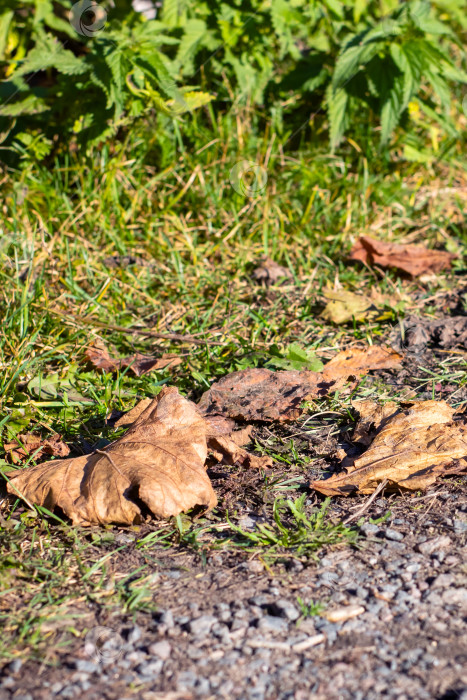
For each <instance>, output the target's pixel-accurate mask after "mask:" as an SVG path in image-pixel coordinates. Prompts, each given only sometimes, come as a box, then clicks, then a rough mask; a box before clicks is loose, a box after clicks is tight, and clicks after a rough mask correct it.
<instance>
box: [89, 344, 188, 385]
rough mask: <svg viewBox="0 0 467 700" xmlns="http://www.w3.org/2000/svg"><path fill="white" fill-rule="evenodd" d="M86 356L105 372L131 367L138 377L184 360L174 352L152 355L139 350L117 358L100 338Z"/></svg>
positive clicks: (94, 365)
mask: <svg viewBox="0 0 467 700" xmlns="http://www.w3.org/2000/svg"><path fill="white" fill-rule="evenodd" d="M85 358H86V360H87V361H88V362H89V363H90V364H91V365H92V366H93V367H94V368H95V369H100V370H102V371H103V372H116V371H117V370H122V369H125V368H126V367H129V370H130V371H131V372H133V374H135V375H136V376H137V377H140V376H141V375H143V374H147V373H148V372H151V371H152V370H161V369H165V368H166V367H176V366H177V365H179V364H180V363H181V362H182V359H181V357H179V356H178V355H174V354H166V355H162V357H152V356H151V355H142V354H141V353H139V352H137V353H135V354H134V355H129V356H128V357H122V358H121V359H116V358H114V357H111V355H110V354H109V351H108V349H107V347H106V346H105V344H104V343H103V342H102V341H100V340H97V341H95V343H94V344H93V345H90V346H89V347H88V348H86V352H85Z"/></svg>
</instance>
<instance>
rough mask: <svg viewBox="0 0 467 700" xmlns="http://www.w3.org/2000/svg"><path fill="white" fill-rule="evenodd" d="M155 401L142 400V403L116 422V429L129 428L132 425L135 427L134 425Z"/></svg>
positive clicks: (139, 402)
mask: <svg viewBox="0 0 467 700" xmlns="http://www.w3.org/2000/svg"><path fill="white" fill-rule="evenodd" d="M153 400H154V399H149V398H147V399H141V401H138V403H137V404H136V406H133V408H130V410H129V411H127V412H126V413H124V414H123V416H120V418H119V419H118V420H116V421H115V423H114V427H115V428H129V427H130V425H133V423H134V422H135V421H136V420H137V419H138V418H139V417H140V415H141V414H142V413H143V411H145V410H146V409H147V407H148V406H150V405H151V403H152V402H153Z"/></svg>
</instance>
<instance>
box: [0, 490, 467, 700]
mask: <svg viewBox="0 0 467 700" xmlns="http://www.w3.org/2000/svg"><path fill="white" fill-rule="evenodd" d="M448 488H453V487H449V486H446V485H443V491H446V490H447V489H448ZM400 500H401V501H402V503H401V505H400V506H398V503H399V500H396V499H394V500H392V501H391V500H390V499H378V501H377V502H376V503H374V504H372V508H371V509H370V510H369V512H368V513H367V514H366V517H367V518H368V519H369V518H372V519H377V518H379V517H381V516H382V515H384V508H386V509H387V510H389V509H390V510H391V512H392V514H393V518H392V519H391V527H388V526H387V524H386V522H384V523H382V524H381V525H378V526H377V525H374V524H373V523H369V522H367V523H364V524H363V525H361V526H360V528H359V529H360V532H361V534H362V538H361V540H360V542H359V544H358V547H355V548H350V547H342V548H340V549H336V550H334V551H333V550H328V551H324V552H322V555H321V559H320V560H319V561H314V560H310V561H309V562H308V565H306V562H305V566H304V567H303V568H302V569H301V570H298V569H291V568H290V567H289V568H287V567H286V566H283V567H282V568H281V566H280V565H279V566H277V567H269V568H265V567H264V566H263V567H262V568H261V570H254V569H252V568H251V567H250V566H249V565H248V566H244V564H245V561H244V560H242V559H240V560H239V559H237V558H236V557H234V556H232V558H231V560H229V558H228V557H227V556H225V557H224V558H223V560H222V561H223V562H224V563H223V564H222V565H220V564H219V560H218V559H217V560H215V559H213V560H212V561H211V560H210V558H209V556H208V557H207V559H206V562H205V563H203V562H202V561H201V560H200V559H199V558H197V557H196V555H189V554H186V555H183V556H182V555H180V556H178V557H177V566H178V567H179V568H177V569H174V562H173V560H172V561H171V559H170V557H171V556H173V552H170V551H169V552H168V553H167V554H164V551H163V550H161V551H160V552H158V560H161V561H163V557H164V556H166V557H167V563H166V566H165V568H164V567H162V566H159V565H157V567H158V568H157V571H158V572H159V574H160V581H159V582H158V585H159V586H160V588H159V589H158V591H156V599H155V603H156V605H157V607H158V609H159V611H158V612H156V613H152V614H151V613H143V612H141V613H134V614H132V615H128V616H124V615H123V616H121V617H118V616H117V615H115V614H114V616H111V617H109V618H108V619H107V620H103V621H102V620H99V624H101V625H105V626H107V627H110V628H111V629H113V630H114V631H115V635H114V637H113V638H111V639H109V640H107V641H108V642H109V650H108V658H100V657H99V656H98V655H93V656H92V658H90V656H88V655H87V653H86V651H85V646H84V642H83V640H78V641H75V643H74V646H73V647H71V648H69V649H67V648H66V647H64V648H63V650H59V649H58V650H57V652H56V653H57V654H58V660H57V663H54V664H50V665H45V666H43V665H42V662H41V661H34V660H24V661H23V660H22V659H19V658H18V659H14V660H11V659H10V660H9V661H8V662H7V663H6V664H5V666H4V668H3V671H2V674H3V675H2V677H1V678H0V700H13V699H14V700H18V698H21V697H23V698H26V699H27V698H32V700H49V698H57V699H59V698H80V700H81V698H86V700H102V699H105V700H130V699H133V698H140V697H141V698H143V700H153V699H155V698H158V697H166V698H174V700H175V699H176V700H188V698H190V699H191V700H198V699H201V698H203V699H204V698H220V699H221V700H222V699H224V698H225V700H250V699H251V700H309V698H313V700H334V699H336V700H337V699H339V700H380V698H388V699H389V700H408V699H410V700H433V699H435V698H436V699H437V700H441V699H443V700H449V699H450V698H453V699H455V700H467V672H466V659H467V641H466V639H465V623H464V620H463V615H465V611H466V609H467V580H466V572H465V561H466V559H467V543H466V535H465V533H464V532H463V531H462V532H461V531H460V529H459V528H457V530H456V529H455V528H454V525H453V523H455V522H456V520H457V521H458V520H459V519H460V518H459V506H461V505H462V504H461V502H460V499H459V500H456V499H440V507H439V509H436V508H435V507H433V506H431V508H430V510H429V512H428V513H425V510H424V509H408V508H404V507H403V499H400ZM422 503H423V502H422ZM382 509H383V512H382ZM427 509H428V504H427ZM252 519H253V516H252ZM250 563H251V562H250ZM257 563H259V562H257ZM155 566H156V565H155ZM463 567H464V568H463ZM174 571H177V573H179V574H180V576H179V577H178V578H176V577H174V576H173V572H174ZM298 599H300V600H301V601H302V602H303V604H304V605H307V606H311V607H310V610H311V612H315V613H316V614H312V615H309V616H304V615H303V613H302V609H304V608H303V607H302V605H300V604H299V602H298ZM318 602H319V603H320V604H321V605H322V606H323V611H322V615H325V614H328V613H329V611H332V610H338V611H339V615H337V616H336V619H337V618H339V619H340V621H338V622H331V621H329V620H327V619H325V617H323V616H322V615H321V614H318V613H319V609H317V608H316V607H314V605H313V604H315V603H318ZM352 610H354V611H355V610H358V615H357V616H355V617H351V616H350V614H351V613H352ZM86 624H87V629H89V623H88V622H87V623H86ZM97 624H98V623H97V622H96V626H97ZM83 639H84V637H83ZM106 644H107V642H106ZM119 645H120V646H119ZM104 646H105V645H104ZM102 650H103V652H105V651H106V650H105V649H104V647H103V648H102ZM104 656H105V654H104ZM41 669H42V670H41Z"/></svg>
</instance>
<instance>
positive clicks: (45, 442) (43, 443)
mask: <svg viewBox="0 0 467 700" xmlns="http://www.w3.org/2000/svg"><path fill="white" fill-rule="evenodd" d="M3 449H4V450H5V452H6V454H7V456H8V458H9V460H10V462H12V463H13V464H20V463H21V462H23V461H24V460H25V459H26V458H27V457H30V456H31V455H32V454H34V453H36V458H37V457H39V456H42V455H44V454H46V455H50V456H51V457H66V456H67V455H69V454H70V448H69V447H68V445H66V444H65V443H64V442H63V441H62V439H61V437H60V435H52V436H51V437H48V438H42V437H41V436H40V435H35V434H34V433H26V434H25V435H18V436H17V437H16V439H15V440H13V441H12V442H6V443H4V445H3Z"/></svg>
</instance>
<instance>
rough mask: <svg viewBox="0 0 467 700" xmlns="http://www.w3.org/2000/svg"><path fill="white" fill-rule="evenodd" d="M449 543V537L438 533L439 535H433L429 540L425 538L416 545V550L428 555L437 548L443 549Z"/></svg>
mask: <svg viewBox="0 0 467 700" xmlns="http://www.w3.org/2000/svg"><path fill="white" fill-rule="evenodd" d="M450 544H451V538H450V537H448V536H447V535H440V536H439V537H433V538H432V539H431V540H426V541H425V542H421V543H420V544H417V545H416V549H417V551H419V552H420V553H421V554H424V555H425V556H426V557H429V556H430V555H431V554H433V552H436V551H437V550H439V549H445V548H446V547H449V545H450Z"/></svg>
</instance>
